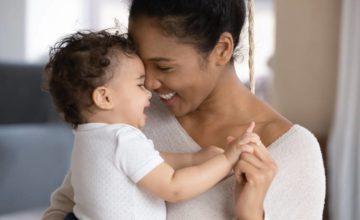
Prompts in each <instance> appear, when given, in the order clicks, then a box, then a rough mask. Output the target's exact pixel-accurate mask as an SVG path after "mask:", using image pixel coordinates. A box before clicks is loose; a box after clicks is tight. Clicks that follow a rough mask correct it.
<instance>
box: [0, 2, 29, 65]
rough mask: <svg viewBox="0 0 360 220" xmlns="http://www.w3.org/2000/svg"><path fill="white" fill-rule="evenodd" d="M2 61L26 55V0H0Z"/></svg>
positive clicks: (21, 58)
mask: <svg viewBox="0 0 360 220" xmlns="http://www.w3.org/2000/svg"><path fill="white" fill-rule="evenodd" d="M0 9H1V13H0V34H1V40H0V61H1V60H7V61H19V60H20V61H22V60H23V59H24V57H25V46H24V45H25V0H11V1H3V0H2V1H0Z"/></svg>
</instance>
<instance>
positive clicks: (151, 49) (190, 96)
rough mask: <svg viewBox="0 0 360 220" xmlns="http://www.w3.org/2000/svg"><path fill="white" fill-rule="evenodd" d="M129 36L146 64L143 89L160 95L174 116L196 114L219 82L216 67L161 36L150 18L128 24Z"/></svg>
mask: <svg viewBox="0 0 360 220" xmlns="http://www.w3.org/2000/svg"><path fill="white" fill-rule="evenodd" d="M129 33H130V35H131V37H132V39H133V40H134V42H135V44H136V46H137V49H138V53H139V56H140V58H141V59H142V60H143V62H144V64H145V71H146V78H145V86H146V87H147V88H148V89H150V90H153V91H154V92H156V93H157V94H159V96H160V98H161V100H162V101H163V102H164V103H165V104H166V105H167V106H168V108H169V109H170V110H171V111H172V112H173V113H174V114H175V116H177V117H180V116H183V115H186V114H188V113H190V112H192V111H194V110H196V109H197V108H198V107H199V106H200V105H201V103H203V102H204V101H205V100H206V98H207V97H209V95H210V93H211V91H212V90H213V88H214V87H215V85H216V82H217V78H218V74H217V73H216V72H217V71H215V70H216V67H215V65H213V64H212V61H211V60H207V61H206V60H205V59H204V58H203V56H202V55H201V54H200V53H199V52H198V51H197V50H196V49H195V48H194V46H193V45H191V44H185V43H181V42H179V41H178V39H177V38H176V37H171V36H166V35H164V34H162V32H161V30H160V29H159V28H157V27H156V24H154V23H153V21H152V20H151V19H149V18H139V19H136V20H131V21H130V23H129Z"/></svg>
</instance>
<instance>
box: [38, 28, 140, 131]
mask: <svg viewBox="0 0 360 220" xmlns="http://www.w3.org/2000/svg"><path fill="white" fill-rule="evenodd" d="M115 51H116V52H118V51H120V52H122V53H123V54H124V55H126V56H132V55H135V50H134V47H133V45H132V43H131V41H130V40H129V38H128V36H127V34H119V33H118V32H116V33H115V34H112V33H110V32H109V31H107V30H103V31H99V32H91V31H82V32H76V33H74V34H71V35H69V36H67V37H65V38H63V39H62V40H60V41H59V42H57V43H56V44H55V46H54V47H52V48H51V49H50V52H49V56H50V59H49V62H48V63H47V64H46V66H45V71H44V78H45V83H44V89H45V90H46V91H48V92H49V93H50V94H51V96H52V99H53V102H54V104H55V107H56V110H57V111H58V112H59V113H60V114H61V115H62V117H63V118H64V120H65V121H66V122H68V123H69V124H71V126H72V127H73V128H77V126H78V125H79V124H81V123H84V122H85V119H84V117H83V115H82V111H83V109H85V108H88V107H90V106H92V105H93V104H94V103H93V100H92V92H93V91H94V89H95V88H96V87H98V86H101V85H104V84H105V83H106V82H107V81H108V80H109V79H110V78H111V77H112V73H111V71H110V66H111V63H112V62H116V61H115V59H112V58H114V57H115V54H114V52H115Z"/></svg>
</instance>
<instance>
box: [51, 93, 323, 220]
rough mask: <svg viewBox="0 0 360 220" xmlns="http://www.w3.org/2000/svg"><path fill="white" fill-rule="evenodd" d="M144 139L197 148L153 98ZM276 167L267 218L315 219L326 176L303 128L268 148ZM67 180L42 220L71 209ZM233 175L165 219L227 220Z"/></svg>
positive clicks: (161, 145)
mask: <svg viewBox="0 0 360 220" xmlns="http://www.w3.org/2000/svg"><path fill="white" fill-rule="evenodd" d="M151 104H152V105H151V108H150V109H149V110H150V111H149V112H148V115H149V117H148V121H147V124H146V127H145V129H144V133H145V135H146V136H147V137H148V138H149V139H152V140H153V142H154V145H155V148H156V149H158V150H160V151H172V152H195V151H198V150H199V149H200V146H199V145H198V144H197V143H195V141H194V140H193V139H191V137H190V136H189V135H188V134H187V133H186V132H185V130H184V129H183V128H182V127H181V125H180V124H179V123H178V121H177V120H176V118H175V117H174V116H173V115H172V114H171V113H170V112H169V111H168V110H167V108H166V107H164V106H163V105H162V104H161V103H160V101H159V100H158V99H157V98H156V97H153V98H152V103H151ZM268 149H269V151H270V154H271V156H272V157H273V158H274V159H275V161H276V162H277V164H278V168H279V171H278V174H277V176H276V177H275V179H274V181H273V183H272V185H271V187H270V189H269V191H268V193H267V196H266V199H265V213H266V216H267V217H266V218H267V219H271V220H292V219H294V220H320V219H322V212H323V207H324V199H325V173H324V166H323V160H322V156H321V152H320V147H319V144H318V142H317V140H316V139H315V137H314V136H313V135H312V134H311V133H310V132H309V131H308V130H307V129H305V128H303V127H301V126H299V125H294V126H293V127H292V128H291V129H290V130H289V131H287V132H286V133H285V134H284V135H283V136H281V137H280V138H279V139H278V140H276V141H275V142H274V143H272V144H271V145H270V146H268ZM68 179H69V177H66V178H65V180H64V183H63V185H62V186H61V187H60V188H59V189H58V190H57V191H55V192H54V193H53V195H52V199H51V207H49V208H48V209H47V211H46V212H45V215H44V219H62V218H63V216H64V214H65V213H67V212H70V211H72V206H73V202H72V200H73V199H72V198H73V191H72V188H71V185H69V180H68ZM233 184H234V179H233V178H232V177H230V178H228V179H226V180H224V181H222V182H221V183H219V184H217V185H216V186H215V187H213V188H212V189H210V190H209V191H207V192H206V193H204V194H202V195H200V196H198V197H196V198H193V199H191V200H188V201H184V202H180V203H167V206H166V207H167V219H168V220H183V219H186V220H202V219H206V220H229V219H232V218H233V217H234V211H233V207H234V204H233Z"/></svg>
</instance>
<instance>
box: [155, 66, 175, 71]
mask: <svg viewBox="0 0 360 220" xmlns="http://www.w3.org/2000/svg"><path fill="white" fill-rule="evenodd" d="M157 68H158V69H159V70H160V71H162V72H171V71H172V70H173V68H171V67H162V66H158V67H157Z"/></svg>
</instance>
